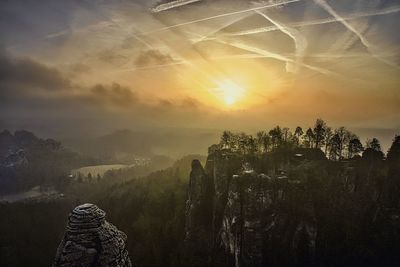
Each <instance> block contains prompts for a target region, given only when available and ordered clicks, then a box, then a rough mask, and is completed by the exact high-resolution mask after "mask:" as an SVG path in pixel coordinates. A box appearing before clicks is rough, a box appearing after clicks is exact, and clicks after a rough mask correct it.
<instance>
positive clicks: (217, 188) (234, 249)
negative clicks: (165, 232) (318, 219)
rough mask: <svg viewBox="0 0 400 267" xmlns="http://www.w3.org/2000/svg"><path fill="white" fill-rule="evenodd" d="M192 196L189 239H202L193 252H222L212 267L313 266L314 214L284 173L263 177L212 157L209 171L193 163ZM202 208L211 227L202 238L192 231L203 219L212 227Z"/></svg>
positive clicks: (299, 186) (226, 158) (242, 164)
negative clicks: (281, 264)
mask: <svg viewBox="0 0 400 267" xmlns="http://www.w3.org/2000/svg"><path fill="white" fill-rule="evenodd" d="M205 183H211V185H209V184H207V185H205ZM210 188H211V189H210ZM188 191H189V194H188V203H187V204H188V206H187V207H188V209H187V211H188V212H187V214H186V215H187V218H186V220H187V221H186V222H187V224H186V236H187V237H190V236H192V235H196V236H197V238H196V240H197V241H196V242H197V246H196V245H194V244H193V242H192V243H191V244H190V248H191V249H192V250H193V249H197V250H199V251H204V250H206V249H209V250H210V251H213V252H215V251H222V253H220V255H219V256H218V255H215V254H214V255H213V256H212V257H213V259H212V260H211V261H213V262H214V263H213V265H215V266H219V265H224V266H235V267H242V266H246V267H247V266H251V267H258V266H278V265H279V263H283V265H284V266H312V265H313V263H314V258H315V256H314V251H315V242H316V232H317V229H316V223H315V212H314V208H313V206H312V205H311V203H310V199H309V196H308V194H307V193H306V192H305V190H304V184H303V183H302V182H301V181H299V180H293V179H291V180H289V179H288V177H287V176H286V175H285V174H284V173H280V174H277V175H276V174H272V175H266V174H263V173H259V174H258V173H257V172H256V171H255V170H254V169H253V168H252V166H251V165H250V164H249V163H248V162H246V161H243V159H241V160H240V159H239V158H237V157H236V156H235V155H228V154H226V153H218V152H217V153H212V154H211V155H209V158H208V161H207V164H206V167H205V171H204V170H203V168H202V167H201V165H200V163H199V162H197V161H196V162H193V164H192V173H191V176H190V187H189V190H188ZM204 194H208V196H207V197H205V196H204ZM207 201H211V202H212V203H211V204H206V203H207ZM293 203H295V206H293ZM205 204H206V205H205ZM202 205H205V206H204V209H205V211H204V212H202V213H201V214H202V215H203V216H204V214H207V212H206V211H209V213H210V214H211V215H210V216H206V218H208V220H209V222H210V223H211V224H212V227H211V228H208V227H203V228H202V236H200V235H199V234H198V233H197V234H196V232H198V231H196V228H195V227H193V226H194V225H196V224H197V225H198V224H199V222H200V221H201V220H203V223H202V225H207V222H204V217H201V216H196V212H195V210H196V209H199V207H201V206H202ZM204 236H207V238H206V240H204V238H203V237H204ZM199 240H202V242H200V241H199ZM204 243H206V244H204ZM196 254H199V253H196ZM211 265H212V264H211Z"/></svg>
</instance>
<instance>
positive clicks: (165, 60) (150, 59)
mask: <svg viewBox="0 0 400 267" xmlns="http://www.w3.org/2000/svg"><path fill="white" fill-rule="evenodd" d="M174 62H176V61H175V60H174V59H173V58H172V57H171V56H170V55H169V54H164V53H162V52H160V51H159V50H155V49H152V50H147V51H144V52H142V53H141V54H140V55H139V56H138V57H137V58H136V60H135V65H136V66H138V67H144V66H151V65H164V64H170V63H174Z"/></svg>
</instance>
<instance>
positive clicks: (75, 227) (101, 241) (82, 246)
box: [54, 204, 132, 267]
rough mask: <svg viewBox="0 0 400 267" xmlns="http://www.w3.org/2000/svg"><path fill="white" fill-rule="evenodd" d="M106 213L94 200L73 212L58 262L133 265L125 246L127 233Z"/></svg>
mask: <svg viewBox="0 0 400 267" xmlns="http://www.w3.org/2000/svg"><path fill="white" fill-rule="evenodd" d="M105 216H106V213H105V212H104V211H103V210H101V209H99V208H98V207H97V206H96V205H94V204H83V205H80V206H78V207H76V208H75V209H74V210H73V211H72V212H71V213H70V215H69V219H68V225H67V228H66V231H65V234H64V238H63V240H62V241H61V243H60V245H59V247H58V250H57V254H56V259H55V262H54V266H55V267H67V266H68V267H74V266H79V267H86V266H87V267H89V266H99V267H100V266H114V267H129V266H132V263H131V261H130V259H129V256H128V251H127V250H126V248H125V242H126V238H127V237H126V235H125V234H124V233H123V232H121V231H119V230H118V229H117V228H116V227H115V226H114V225H112V224H111V223H109V222H107V221H106V220H105Z"/></svg>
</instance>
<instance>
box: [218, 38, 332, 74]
mask: <svg viewBox="0 0 400 267" xmlns="http://www.w3.org/2000/svg"><path fill="white" fill-rule="evenodd" d="M216 41H217V42H219V43H222V44H226V45H230V46H232V47H236V48H239V49H243V50H247V51H249V52H252V53H255V54H258V55H261V56H263V57H265V58H273V59H277V60H280V61H283V62H286V70H287V71H288V68H287V65H288V63H293V62H294V60H293V59H291V58H288V57H286V56H283V55H280V54H278V53H274V52H270V51H267V50H264V49H260V48H257V47H253V46H250V45H246V44H243V43H240V42H227V41H224V40H220V39H216ZM300 65H301V66H303V67H306V68H308V69H310V70H313V71H316V72H319V73H322V74H326V75H335V76H338V74H336V73H334V72H332V71H330V70H326V69H323V68H319V67H315V66H312V65H308V64H304V63H301V64H300Z"/></svg>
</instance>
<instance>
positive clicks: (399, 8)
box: [221, 6, 400, 36]
mask: <svg viewBox="0 0 400 267" xmlns="http://www.w3.org/2000/svg"><path fill="white" fill-rule="evenodd" d="M396 12H400V6H395V7H390V8H386V9H383V10H380V11H374V12H360V13H355V14H352V15H350V16H344V17H341V18H340V19H337V18H326V19H318V20H311V21H306V22H296V23H290V24H287V26H289V27H303V26H313V25H322V24H328V23H336V22H342V21H348V20H354V19H358V18H363V17H372V16H380V15H387V14H391V13H396ZM277 30H279V28H278V27H277V26H268V27H259V28H254V29H250V30H244V31H238V32H233V33H224V34H221V35H222V36H242V35H249V34H257V33H263V32H270V31H277Z"/></svg>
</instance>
